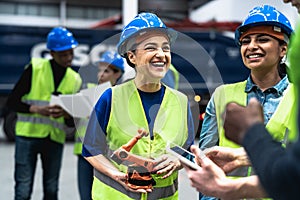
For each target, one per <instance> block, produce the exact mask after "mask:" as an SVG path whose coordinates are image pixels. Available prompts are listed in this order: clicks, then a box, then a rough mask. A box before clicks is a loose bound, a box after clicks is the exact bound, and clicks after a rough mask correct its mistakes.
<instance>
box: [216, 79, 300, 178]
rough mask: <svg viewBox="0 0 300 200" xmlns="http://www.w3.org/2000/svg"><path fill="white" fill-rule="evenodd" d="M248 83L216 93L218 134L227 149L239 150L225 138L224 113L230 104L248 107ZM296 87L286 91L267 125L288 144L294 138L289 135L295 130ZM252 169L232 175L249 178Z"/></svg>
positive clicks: (239, 83)
mask: <svg viewBox="0 0 300 200" xmlns="http://www.w3.org/2000/svg"><path fill="white" fill-rule="evenodd" d="M246 82H247V81H243V82H238V83H234V84H226V85H223V86H220V87H218V88H217V89H216V91H215V93H214V104H215V109H216V116H217V124H218V132H219V145H220V146H225V147H232V148H238V147H240V146H239V145H237V144H236V143H234V142H232V141H230V140H228V139H227V138H226V137H225V134H224V129H223V120H222V117H221V115H222V113H223V112H224V109H225V106H226V104H227V103H229V102H236V103H238V104H240V105H243V106H246V103H247V93H246V92H245V87H246ZM295 103H296V102H295V97H294V85H293V84H289V86H288V88H287V89H286V90H285V91H284V96H283V98H282V100H281V101H280V103H279V105H278V107H277V109H276V111H275V113H274V114H273V116H272V117H271V119H270V120H269V122H268V123H267V125H266V128H267V130H268V131H269V132H270V133H271V135H272V136H273V138H274V139H275V140H277V141H280V142H282V143H283V144H286V143H287V142H288V141H290V140H291V138H292V137H293V136H291V135H289V133H290V131H291V130H293V118H291V115H290V113H291V112H292V109H293V108H294V106H295ZM251 171H252V168H251V167H248V168H240V169H237V170H236V171H234V172H233V173H231V174H230V175H232V176H234V177H238V176H248V175H250V174H251Z"/></svg>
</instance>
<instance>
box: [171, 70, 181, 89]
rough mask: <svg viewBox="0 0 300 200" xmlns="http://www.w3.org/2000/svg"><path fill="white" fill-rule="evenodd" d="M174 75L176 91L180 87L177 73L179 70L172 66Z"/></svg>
mask: <svg viewBox="0 0 300 200" xmlns="http://www.w3.org/2000/svg"><path fill="white" fill-rule="evenodd" d="M169 70H171V71H172V73H173V76H174V83H175V85H174V89H175V90H178V87H179V72H178V71H177V69H176V68H175V67H174V65H172V64H171V65H170V69H169Z"/></svg>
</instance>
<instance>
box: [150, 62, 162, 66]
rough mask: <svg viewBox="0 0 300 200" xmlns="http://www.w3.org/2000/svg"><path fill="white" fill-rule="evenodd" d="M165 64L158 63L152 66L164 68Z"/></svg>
mask: <svg viewBox="0 0 300 200" xmlns="http://www.w3.org/2000/svg"><path fill="white" fill-rule="evenodd" d="M164 64H165V63H164V62H156V63H152V65H154V66H156V67H163V66H164Z"/></svg>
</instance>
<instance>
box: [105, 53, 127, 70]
mask: <svg viewBox="0 0 300 200" xmlns="http://www.w3.org/2000/svg"><path fill="white" fill-rule="evenodd" d="M99 62H105V63H108V64H110V65H113V66H115V67H116V68H118V69H119V70H121V71H122V72H124V60H123V58H122V57H121V56H120V55H119V54H118V53H117V52H115V51H105V52H104V53H103V54H102V56H101V58H100V60H99Z"/></svg>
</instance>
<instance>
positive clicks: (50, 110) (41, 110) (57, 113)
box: [29, 105, 71, 118]
mask: <svg viewBox="0 0 300 200" xmlns="http://www.w3.org/2000/svg"><path fill="white" fill-rule="evenodd" d="M29 111H30V112H31V113H37V114H40V115H43V116H47V117H53V118H58V117H65V118H70V117H71V116H70V115H69V114H68V113H67V112H66V111H65V110H64V109H63V108H62V107H61V106H59V105H47V106H38V105H31V106H30V108H29Z"/></svg>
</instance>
